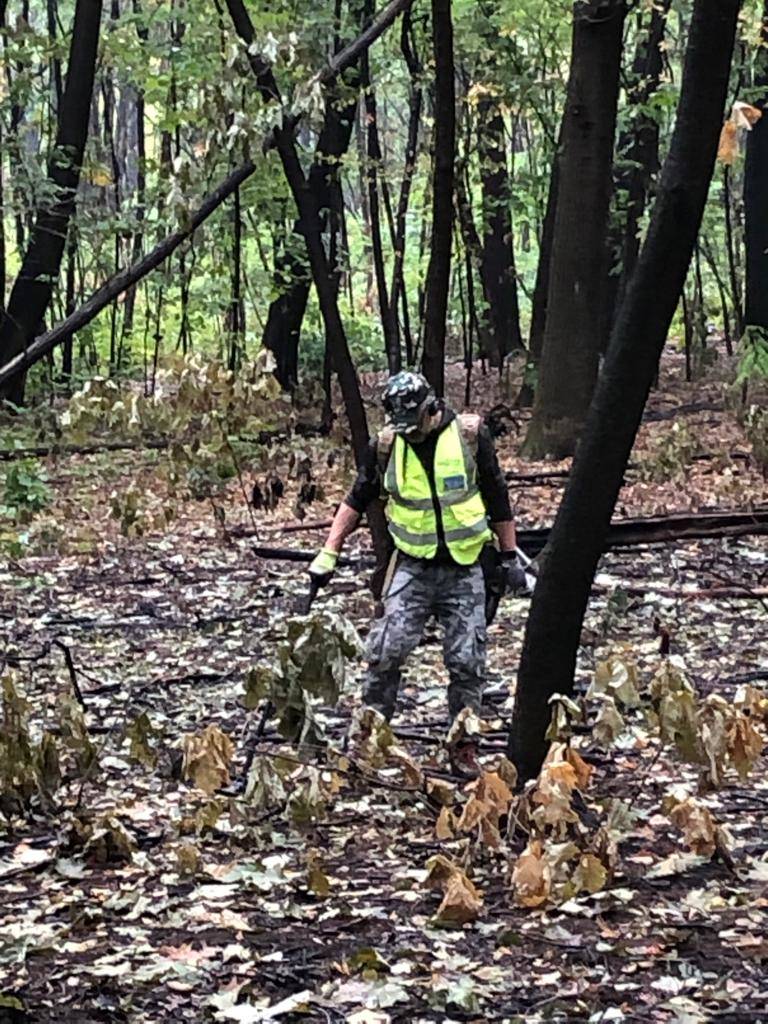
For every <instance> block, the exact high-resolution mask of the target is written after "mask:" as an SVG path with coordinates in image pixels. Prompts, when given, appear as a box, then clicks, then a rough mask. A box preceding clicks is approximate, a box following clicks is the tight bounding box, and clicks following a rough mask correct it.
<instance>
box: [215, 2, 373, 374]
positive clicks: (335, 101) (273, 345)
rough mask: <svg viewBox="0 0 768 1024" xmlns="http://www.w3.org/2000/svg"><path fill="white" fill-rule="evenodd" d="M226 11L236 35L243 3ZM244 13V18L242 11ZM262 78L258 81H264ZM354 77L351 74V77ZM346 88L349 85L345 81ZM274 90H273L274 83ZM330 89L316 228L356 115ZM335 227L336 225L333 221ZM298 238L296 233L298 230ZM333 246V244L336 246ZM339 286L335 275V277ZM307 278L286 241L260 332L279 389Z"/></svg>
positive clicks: (326, 213)
mask: <svg viewBox="0 0 768 1024" xmlns="http://www.w3.org/2000/svg"><path fill="white" fill-rule="evenodd" d="M227 7H228V8H229V10H230V13H232V11H233V10H236V11H237V19H236V20H235V18H234V15H233V20H234V21H235V24H236V26H237V28H238V32H240V29H241V28H242V27H243V26H244V25H245V19H247V20H248V23H249V24H250V18H249V17H248V14H247V12H245V8H244V7H243V4H242V0H227ZM244 12H245V19H244V18H243V13H244ZM247 31H250V40H249V39H248V38H247V36H243V35H242V32H240V34H241V37H242V38H243V39H245V41H246V42H249V45H250V43H252V42H253V39H254V35H253V26H252V25H251V26H250V30H248V29H246V32H247ZM266 77H267V76H266V74H262V79H263V80H264V81H266ZM352 77H353V75H350V78H352ZM347 85H349V83H347ZM272 89H273V86H271V85H266V86H265V87H264V88H263V89H261V92H262V95H263V96H265V97H266V96H269V97H272V95H273V93H272ZM274 89H277V84H276V83H275V85H274ZM339 104H340V100H339V97H338V95H336V93H335V91H334V90H330V91H329V94H328V97H327V102H326V106H325V120H324V122H323V128H322V130H321V132H320V136H319V138H318V141H317V147H316V150H315V159H314V162H313V164H312V168H311V170H310V173H309V181H310V186H311V188H312V190H313V192H314V194H315V200H316V202H317V204H318V209H319V210H320V211H321V225H322V227H323V229H325V228H326V227H327V225H328V223H329V221H331V220H333V218H332V217H331V216H330V213H331V211H332V210H333V209H340V208H341V204H342V199H341V180H340V168H339V164H340V160H341V157H342V156H343V155H344V153H346V151H347V149H348V148H349V143H350V140H351V137H352V129H353V126H354V121H355V115H356V111H357V96H356V95H355V96H354V98H353V99H351V100H347V101H345V102H344V104H343V105H342V106H340V105H339ZM335 223H336V224H338V223H339V218H336V220H335ZM297 234H301V232H297ZM337 248H338V245H337ZM334 277H335V280H336V281H337V283H338V275H334ZM310 283H311V275H310V273H309V268H308V267H307V265H306V263H305V260H304V259H303V258H302V257H301V256H300V255H299V252H298V251H297V247H294V246H292V245H291V240H290V239H289V240H288V241H287V244H286V246H285V248H284V251H283V260H282V262H281V263H280V264H279V265H278V266H276V268H275V284H276V286H277V287H278V289H279V294H278V297H277V298H276V299H275V300H273V302H272V304H271V305H270V308H269V314H268V316H267V325H266V328H265V330H264V337H263V344H264V347H265V348H268V349H270V351H271V352H272V353H273V354H274V356H275V362H276V369H275V376H276V378H277V380H278V381H279V382H280V384H281V385H282V387H284V388H286V389H291V388H293V387H294V386H295V385H296V384H297V383H298V378H299V366H298V357H299V340H300V335H301V325H302V322H303V320H304V313H305V311H306V307H307V301H308V298H309V288H310Z"/></svg>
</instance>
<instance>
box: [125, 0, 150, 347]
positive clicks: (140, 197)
mask: <svg viewBox="0 0 768 1024" xmlns="http://www.w3.org/2000/svg"><path fill="white" fill-rule="evenodd" d="M133 14H134V17H135V18H136V35H137V36H138V38H139V44H140V45H141V46H145V45H146V44H147V42H148V41H149V30H148V28H147V26H146V25H145V24H143V22H142V17H143V12H142V8H141V0H133ZM145 113H146V103H145V99H144V90H143V89H141V88H140V87H137V89H136V110H135V117H136V207H135V218H136V225H135V228H134V231H133V241H132V244H131V262H132V263H136V262H137V261H138V260H139V259H141V254H142V251H143V249H144V220H145V217H146V208H147V142H146V128H145ZM135 311H136V288H135V287H134V288H130V289H129V291H128V294H127V295H126V296H125V309H124V312H123V331H122V337H121V338H120V353H119V356H118V366H122V363H123V360H124V359H128V358H129V357H130V344H131V334H132V333H133V321H134V316H135Z"/></svg>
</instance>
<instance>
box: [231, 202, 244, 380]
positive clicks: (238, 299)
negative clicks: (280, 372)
mask: <svg viewBox="0 0 768 1024" xmlns="http://www.w3.org/2000/svg"><path fill="white" fill-rule="evenodd" d="M242 265H243V220H242V213H241V210H240V189H238V190H237V191H236V192H235V201H234V203H233V207H232V296H231V299H230V306H229V324H228V327H229V335H230V348H229V369H230V370H231V371H232V372H233V373H236V372H237V371H238V370H239V368H240V366H241V365H242V362H243V358H244V356H245V309H244V307H243V284H242V281H243V270H242Z"/></svg>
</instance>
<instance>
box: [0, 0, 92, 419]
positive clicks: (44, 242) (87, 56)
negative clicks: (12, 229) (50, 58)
mask: <svg viewBox="0 0 768 1024" xmlns="http://www.w3.org/2000/svg"><path fill="white" fill-rule="evenodd" d="M100 23H101V0H77V4H76V7H75V18H74V24H73V28H72V43H71V47H70V54H69V66H68V69H67V84H66V87H65V90H64V95H63V97H62V103H61V111H60V114H59V123H58V129H57V132H56V141H55V143H54V148H53V153H52V154H51V157H50V162H49V165H48V180H49V182H50V185H51V187H52V190H53V193H54V195H53V198H52V199H51V200H49V201H48V202H46V204H45V205H41V207H40V208H39V210H38V214H37V218H36V221H35V226H34V231H33V233H32V238H31V240H30V244H29V248H28V249H27V252H26V253H25V256H24V260H23V262H22V265H21V269H20V271H19V275H18V277H17V279H16V282H15V284H14V286H13V291H12V292H11V298H10V301H9V303H8V309H7V310H6V311H5V314H4V316H3V320H2V325H1V326H0V360H1V361H2V362H3V363H7V362H9V361H10V360H11V359H13V358H14V356H16V355H18V354H19V353H20V352H22V351H23V350H24V348H25V347H26V346H27V345H28V344H29V342H30V341H31V340H32V338H33V337H34V334H35V331H36V330H37V329H38V327H39V325H40V324H41V323H42V321H43V317H44V316H45V312H46V310H47V308H48V305H49V303H50V301H51V295H52V293H53V288H54V284H55V282H56V279H57V278H58V276H59V269H60V266H61V259H62V256H63V253H64V246H65V243H66V238H67V229H68V225H69V221H70V218H71V216H72V213H73V211H74V208H75V196H76V193H77V187H78V183H79V181H80V167H81V165H82V162H83V152H84V150H85V142H86V137H87V132H88V118H89V113H90V106H91V97H92V94H93V80H94V72H95V68H96V53H97V49H98V42H99V27H100ZM24 383H25V377H24V374H23V373H22V374H18V375H17V376H16V377H15V378H13V380H11V381H9V382H8V383H7V384H6V385H5V386H4V387H3V388H2V389H1V390H0V395H2V396H3V397H4V398H6V399H8V400H10V401H11V402H13V403H14V404H16V405H21V404H22V403H23V401H24Z"/></svg>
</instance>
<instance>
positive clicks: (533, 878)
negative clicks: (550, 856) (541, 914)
mask: <svg viewBox="0 0 768 1024" xmlns="http://www.w3.org/2000/svg"><path fill="white" fill-rule="evenodd" d="M512 885H513V887H514V890H515V897H516V899H517V901H518V903H520V904H521V905H522V906H524V907H540V906H541V905H542V904H543V903H546V902H547V900H548V899H549V896H550V892H551V890H552V872H551V869H550V867H549V865H548V864H547V861H546V858H545V857H544V854H543V850H542V844H541V841H540V840H538V839H532V840H531V841H530V842H529V843H528V845H527V846H526V848H525V850H523V852H522V853H521V854H520V856H519V857H518V858H517V861H516V862H515V866H514V869H513V871H512Z"/></svg>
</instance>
